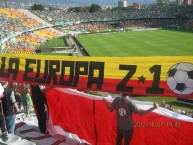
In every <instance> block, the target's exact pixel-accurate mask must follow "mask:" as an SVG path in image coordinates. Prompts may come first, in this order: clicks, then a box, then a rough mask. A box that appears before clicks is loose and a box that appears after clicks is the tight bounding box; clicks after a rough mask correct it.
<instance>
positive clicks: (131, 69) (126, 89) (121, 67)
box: [116, 64, 137, 93]
mask: <svg viewBox="0 0 193 145" xmlns="http://www.w3.org/2000/svg"><path fill="white" fill-rule="evenodd" d="M136 69H137V65H122V64H120V65H119V70H129V72H128V73H127V75H126V76H125V77H124V78H123V80H122V81H121V82H120V83H119V84H118V85H117V88H116V90H117V91H124V92H130V93H132V92H133V87H129V86H126V84H127V82H128V81H129V80H130V79H131V77H132V76H133V75H134V74H135V72H136Z"/></svg>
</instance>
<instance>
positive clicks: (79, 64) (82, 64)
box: [73, 61, 88, 87]
mask: <svg viewBox="0 0 193 145" xmlns="http://www.w3.org/2000/svg"><path fill="white" fill-rule="evenodd" d="M80 68H83V69H84V70H83V71H81V70H80ZM87 74H88V62H85V61H77V62H76V66H75V77H74V82H73V87H77V84H78V81H79V76H80V75H87Z"/></svg>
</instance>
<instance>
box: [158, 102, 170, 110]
mask: <svg viewBox="0 0 193 145" xmlns="http://www.w3.org/2000/svg"><path fill="white" fill-rule="evenodd" d="M160 107H164V108H167V109H168V108H169V105H168V104H166V102H165V101H162V103H161V105H160Z"/></svg>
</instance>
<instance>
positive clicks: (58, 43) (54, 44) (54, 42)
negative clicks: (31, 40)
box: [39, 37, 66, 49]
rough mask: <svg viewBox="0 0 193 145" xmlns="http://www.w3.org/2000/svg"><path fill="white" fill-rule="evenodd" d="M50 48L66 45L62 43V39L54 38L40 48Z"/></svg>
mask: <svg viewBox="0 0 193 145" xmlns="http://www.w3.org/2000/svg"><path fill="white" fill-rule="evenodd" d="M52 47H66V43H65V42H64V38H63V37H59V38H54V39H52V40H50V41H46V42H45V43H43V44H42V45H41V46H40V47H39V49H40V48H52Z"/></svg>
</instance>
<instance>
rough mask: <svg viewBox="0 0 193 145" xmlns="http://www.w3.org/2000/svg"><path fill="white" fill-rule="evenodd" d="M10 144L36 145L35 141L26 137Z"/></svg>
mask: <svg viewBox="0 0 193 145" xmlns="http://www.w3.org/2000/svg"><path fill="white" fill-rule="evenodd" d="M10 145H36V144H35V143H33V142H31V141H29V140H26V139H22V140H19V141H17V142H14V143H12V144H10Z"/></svg>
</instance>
